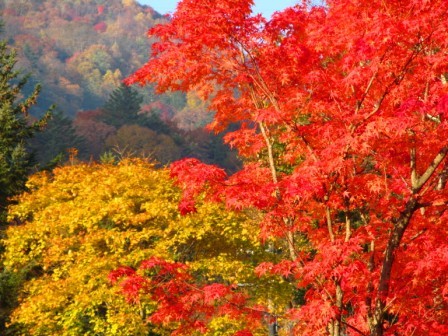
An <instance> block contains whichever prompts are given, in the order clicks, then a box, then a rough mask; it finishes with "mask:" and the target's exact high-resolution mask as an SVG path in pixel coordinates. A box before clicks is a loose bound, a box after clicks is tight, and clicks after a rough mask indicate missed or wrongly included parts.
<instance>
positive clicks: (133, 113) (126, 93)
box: [101, 84, 143, 128]
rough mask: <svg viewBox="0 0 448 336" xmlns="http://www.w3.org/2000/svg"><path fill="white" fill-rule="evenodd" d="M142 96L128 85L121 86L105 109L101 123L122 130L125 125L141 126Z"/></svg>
mask: <svg viewBox="0 0 448 336" xmlns="http://www.w3.org/2000/svg"><path fill="white" fill-rule="evenodd" d="M142 102H143V98H142V96H141V95H140V94H139V93H138V92H137V90H136V89H134V88H133V87H130V86H127V85H124V84H122V85H120V86H119V87H118V88H117V89H115V90H114V91H113V92H112V93H111V95H110V96H109V99H108V100H107V102H106V104H105V105H104V107H103V111H104V114H103V116H102V118H101V121H104V122H105V123H106V124H109V125H112V126H115V127H116V128H120V127H121V126H123V125H131V124H139V119H140V116H139V114H138V112H139V111H140V106H141V104H142Z"/></svg>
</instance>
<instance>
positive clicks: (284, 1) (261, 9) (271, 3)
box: [137, 0, 297, 18]
mask: <svg viewBox="0 0 448 336" xmlns="http://www.w3.org/2000/svg"><path fill="white" fill-rule="evenodd" d="M137 1H138V2H139V3H141V4H142V5H149V6H151V7H152V8H154V9H155V10H156V11H157V12H159V13H161V14H166V13H168V12H169V13H172V12H174V10H175V9H176V4H177V2H178V0H137ZM254 2H255V10H254V12H255V13H261V14H263V16H264V17H266V18H270V17H271V15H272V13H274V12H275V11H279V10H282V9H284V8H286V7H289V6H292V5H294V4H296V3H297V1H296V0H255V1H254Z"/></svg>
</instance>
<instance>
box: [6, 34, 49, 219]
mask: <svg viewBox="0 0 448 336" xmlns="http://www.w3.org/2000/svg"><path fill="white" fill-rule="evenodd" d="M16 62H17V60H16V53H15V52H14V51H13V50H10V48H9V47H8V45H7V43H6V41H0V224H1V223H4V220H5V213H6V207H7V205H8V198H9V197H11V196H14V195H17V194H19V193H21V192H22V191H24V190H25V182H26V180H27V176H28V173H29V172H30V170H31V168H32V167H33V162H32V161H33V160H32V158H31V155H30V153H29V151H28V150H27V142H28V141H29V140H30V139H31V138H32V137H33V136H34V134H35V133H36V132H37V131H39V130H40V129H41V128H42V127H43V126H44V125H45V123H46V121H47V119H48V118H49V116H50V111H48V112H47V113H46V114H45V116H44V117H43V118H42V119H40V120H38V121H35V122H31V121H30V118H29V109H30V108H31V106H32V105H34V104H35V103H36V100H37V97H38V95H39V92H40V86H39V85H37V86H36V87H35V88H34V90H33V91H32V93H31V94H30V95H29V96H28V97H26V98H23V99H21V98H22V94H23V92H22V91H23V90H24V88H25V85H26V84H27V81H28V76H22V73H21V71H19V70H15V65H16Z"/></svg>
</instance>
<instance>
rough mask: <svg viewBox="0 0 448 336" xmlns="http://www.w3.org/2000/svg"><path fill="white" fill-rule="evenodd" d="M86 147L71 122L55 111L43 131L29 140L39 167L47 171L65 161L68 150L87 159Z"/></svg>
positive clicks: (84, 141)
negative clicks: (74, 150) (76, 152)
mask: <svg viewBox="0 0 448 336" xmlns="http://www.w3.org/2000/svg"><path fill="white" fill-rule="evenodd" d="M86 147H87V145H86V140H85V139H84V138H83V137H81V136H79V135H78V134H76V131H75V128H74V127H73V122H72V120H71V119H70V118H68V117H66V116H64V114H63V113H62V112H61V111H56V112H54V113H53V115H52V118H51V120H49V121H48V124H47V125H46V127H45V130H44V131H43V132H41V133H39V134H36V136H35V137H34V138H33V139H32V140H31V144H30V147H29V148H30V149H31V151H32V152H33V153H35V155H36V160H37V163H38V164H39V167H41V168H44V169H49V168H52V167H53V166H54V165H56V164H58V163H60V162H61V161H65V160H67V158H68V150H69V149H70V148H76V149H77V150H78V152H79V155H78V157H79V158H81V159H88V153H87V148H86Z"/></svg>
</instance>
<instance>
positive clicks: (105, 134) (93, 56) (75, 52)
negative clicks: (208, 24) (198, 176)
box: [0, 0, 239, 170]
mask: <svg viewBox="0 0 448 336" xmlns="http://www.w3.org/2000/svg"><path fill="white" fill-rule="evenodd" d="M0 10H1V15H2V19H3V20H4V23H5V25H4V31H3V36H4V38H6V39H7V41H8V44H9V45H10V46H11V47H13V48H14V49H15V50H16V51H17V60H18V63H17V66H18V68H21V69H24V70H25V72H29V73H30V75H31V76H30V79H29V85H28V86H26V87H25V88H24V93H25V94H29V93H30V92H31V90H32V87H33V84H36V83H41V84H42V88H43V89H42V91H41V94H40V96H39V99H38V101H37V104H36V105H34V106H33V108H32V109H31V113H32V114H33V115H34V116H36V117H39V116H40V115H41V114H42V113H43V112H44V111H45V109H46V108H47V107H48V106H49V105H51V104H55V105H56V108H57V111H58V112H57V114H56V115H55V116H54V118H53V119H52V120H50V121H49V124H48V126H47V127H46V129H45V130H44V132H43V133H42V134H40V135H39V136H37V137H36V139H34V140H33V141H32V143H31V144H30V146H29V149H30V150H31V151H33V152H34V153H35V157H36V159H37V161H38V164H39V167H40V168H48V167H51V166H54V165H55V164H58V163H60V162H64V161H65V160H67V159H68V156H69V154H68V151H69V150H70V148H75V149H76V153H77V158H78V159H80V160H84V161H87V160H90V161H91V160H96V161H99V160H100V159H101V155H103V154H104V155H105V156H106V157H108V158H109V159H111V156H115V157H129V156H132V157H135V156H138V157H147V158H151V159H154V160H156V161H157V162H159V163H161V164H167V163H169V162H173V161H174V160H176V159H179V158H182V157H187V156H193V157H197V158H200V159H201V160H204V161H205V162H208V163H215V164H219V165H221V166H224V167H226V168H228V169H230V170H235V169H237V167H238V166H239V161H238V160H237V159H236V156H235V155H234V154H232V153H230V152H229V150H228V148H227V147H226V146H224V145H223V144H222V139H221V137H218V136H215V135H213V134H210V133H208V132H207V131H204V130H202V129H201V128H203V127H204V126H205V125H206V124H207V123H208V122H209V121H211V114H210V113H209V111H208V110H207V104H206V103H205V102H204V101H201V100H200V99H199V98H198V97H197V95H196V94H195V93H194V92H192V93H189V94H188V95H185V94H183V93H179V92H168V93H166V94H163V95H157V94H155V93H154V90H153V89H152V88H151V87H146V88H144V89H141V88H140V87H138V86H136V87H134V88H132V89H126V88H125V87H123V86H122V85H121V83H122V81H123V80H124V79H125V78H126V77H127V76H129V75H130V74H131V73H133V72H134V71H135V70H137V69H138V68H139V67H141V66H142V65H143V64H144V61H145V60H146V59H147V58H148V54H149V50H150V46H151V44H152V43H153V42H154V41H155V40H153V39H149V40H148V38H147V37H146V32H147V30H148V29H149V28H151V27H152V26H154V25H156V24H159V23H166V22H168V21H167V18H165V17H162V16H161V15H160V14H158V13H157V12H155V11H154V10H153V9H152V8H151V7H149V6H142V5H140V4H138V3H137V2H136V1H135V0H109V1H103V0H79V1H58V0H42V1H21V0H20V1H13V0H7V1H4V2H1V3H0ZM61 130H63V131H61ZM71 153H73V151H72V152H71Z"/></svg>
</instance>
